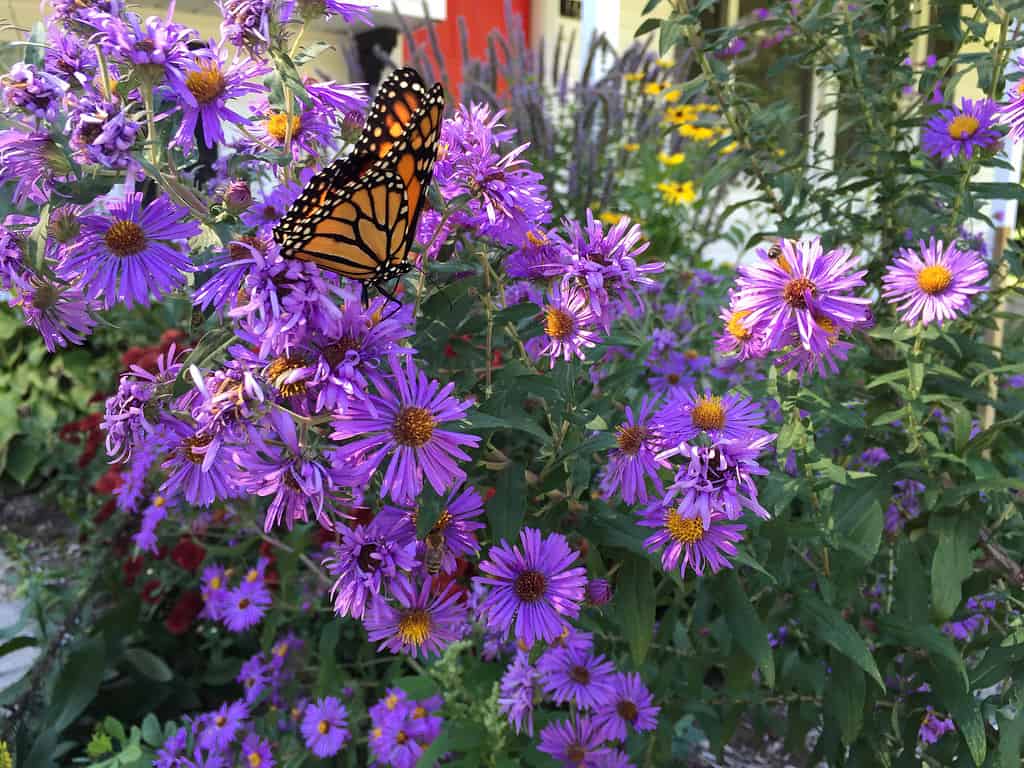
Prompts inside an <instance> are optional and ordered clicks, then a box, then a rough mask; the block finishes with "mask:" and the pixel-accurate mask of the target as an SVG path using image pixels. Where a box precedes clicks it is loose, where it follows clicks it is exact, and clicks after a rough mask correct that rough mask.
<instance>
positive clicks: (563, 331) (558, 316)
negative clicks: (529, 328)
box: [544, 307, 576, 341]
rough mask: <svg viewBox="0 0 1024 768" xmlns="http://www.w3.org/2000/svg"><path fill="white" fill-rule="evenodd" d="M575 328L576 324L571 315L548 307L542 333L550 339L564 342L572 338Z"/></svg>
mask: <svg viewBox="0 0 1024 768" xmlns="http://www.w3.org/2000/svg"><path fill="white" fill-rule="evenodd" d="M575 327H576V323H575V321H574V320H573V317H572V315H571V314H569V313H568V312H566V311H565V310H564V309H558V308H557V307H548V309H547V312H545V314H544V333H546V334H547V335H548V336H550V337H551V338H552V339H557V340H558V341H564V340H565V339H567V338H569V337H570V336H572V332H573V330H574V329H575Z"/></svg>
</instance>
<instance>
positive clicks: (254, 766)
mask: <svg viewBox="0 0 1024 768" xmlns="http://www.w3.org/2000/svg"><path fill="white" fill-rule="evenodd" d="M261 765H263V758H262V757H260V753H259V752H250V753H249V768H260V766H261Z"/></svg>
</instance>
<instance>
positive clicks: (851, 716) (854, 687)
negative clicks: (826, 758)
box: [825, 653, 866, 746]
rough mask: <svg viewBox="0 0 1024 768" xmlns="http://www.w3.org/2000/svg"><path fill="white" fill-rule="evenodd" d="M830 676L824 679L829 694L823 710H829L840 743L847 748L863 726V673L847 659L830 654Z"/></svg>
mask: <svg viewBox="0 0 1024 768" xmlns="http://www.w3.org/2000/svg"><path fill="white" fill-rule="evenodd" d="M831 666H832V673H831V674H830V675H829V678H828V685H829V693H828V694H827V695H826V696H825V706H826V707H827V708H829V709H830V710H831V712H832V715H833V716H834V717H835V719H836V722H838V723H839V733H840V735H841V737H842V739H843V743H844V744H846V745H847V746H849V745H850V744H853V742H855V741H856V740H857V736H858V735H859V734H860V731H861V728H862V727H863V726H864V698H865V693H866V691H865V687H866V686H865V683H864V672H863V671H861V669H860V667H858V666H857V665H856V664H854V663H853V662H852V661H851V660H850V659H849V658H847V657H846V656H845V655H843V654H840V653H833V654H832V658H831Z"/></svg>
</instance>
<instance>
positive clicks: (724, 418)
mask: <svg viewBox="0 0 1024 768" xmlns="http://www.w3.org/2000/svg"><path fill="white" fill-rule="evenodd" d="M764 421H765V417H764V411H762V410H761V408H760V406H759V405H757V404H756V403H754V402H753V401H751V399H750V398H749V397H745V396H744V395H740V394H736V393H734V392H729V393H727V394H725V395H722V396H719V395H712V394H711V391H710V390H704V392H702V393H700V394H698V393H697V390H695V389H691V390H689V391H687V392H686V393H684V394H682V395H680V396H679V397H676V398H674V399H673V400H670V401H669V402H668V403H667V404H666V405H665V407H664V408H662V409H661V410H660V411H659V412H658V413H657V415H656V416H655V419H654V422H655V424H656V426H657V429H658V430H659V433H660V435H661V437H662V442H663V444H664V445H665V446H668V447H669V449H670V450H669V451H668V452H667V453H665V454H663V456H671V455H673V454H674V453H679V452H681V451H683V450H685V444H686V443H689V442H691V441H692V440H693V439H694V438H695V437H697V436H698V435H700V434H701V433H704V434H706V435H707V436H708V437H709V438H711V439H712V440H720V439H726V440H740V439H744V438H746V437H748V436H756V435H759V434H762V433H763V430H762V429H761V427H762V426H763V425H764Z"/></svg>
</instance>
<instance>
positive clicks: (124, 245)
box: [103, 219, 146, 256]
mask: <svg viewBox="0 0 1024 768" xmlns="http://www.w3.org/2000/svg"><path fill="white" fill-rule="evenodd" d="M103 240H104V241H105V242H106V244H107V248H109V249H110V250H111V252H112V253H113V254H114V255H115V256H134V255H135V254H136V253H138V252H139V251H141V250H142V249H143V248H145V247H146V233H145V232H143V231H142V227H140V226H139V225H138V224H136V223H135V222H134V221H125V220H123V219H118V220H117V221H115V222H114V223H113V224H111V225H110V229H108V230H107V234H106V235H104V236H103Z"/></svg>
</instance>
